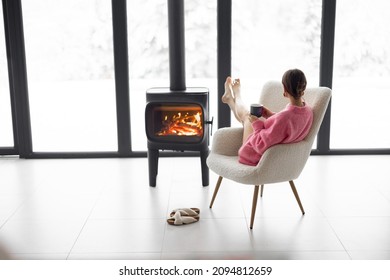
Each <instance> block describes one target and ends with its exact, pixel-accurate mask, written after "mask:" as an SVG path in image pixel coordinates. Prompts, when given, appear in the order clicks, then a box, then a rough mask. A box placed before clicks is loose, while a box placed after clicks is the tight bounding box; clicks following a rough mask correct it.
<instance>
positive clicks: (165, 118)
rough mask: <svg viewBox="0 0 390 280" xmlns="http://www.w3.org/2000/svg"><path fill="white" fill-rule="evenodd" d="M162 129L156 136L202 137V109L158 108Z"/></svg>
mask: <svg viewBox="0 0 390 280" xmlns="http://www.w3.org/2000/svg"><path fill="white" fill-rule="evenodd" d="M156 110H157V111H159V112H158V113H157V115H159V116H161V127H160V129H159V130H157V131H156V133H155V135H156V136H200V137H201V136H202V135H203V117H202V108H201V107H200V106H198V105H164V106H161V107H159V108H156Z"/></svg>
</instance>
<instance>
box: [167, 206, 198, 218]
mask: <svg viewBox="0 0 390 280" xmlns="http://www.w3.org/2000/svg"><path fill="white" fill-rule="evenodd" d="M176 212H180V214H181V215H182V216H191V217H196V216H199V213H200V209H199V208H177V209H173V210H172V212H171V214H170V216H171V217H173V215H175V213H176Z"/></svg>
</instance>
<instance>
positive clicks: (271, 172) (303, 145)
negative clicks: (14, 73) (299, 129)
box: [257, 82, 331, 184]
mask: <svg viewBox="0 0 390 280" xmlns="http://www.w3.org/2000/svg"><path fill="white" fill-rule="evenodd" d="M330 98H331V90H330V89H329V88H327V87H316V88H307V89H306V90H305V95H304V99H305V101H306V103H307V104H308V105H309V106H310V107H311V108H312V109H313V117H314V118H313V124H312V127H311V128H310V131H309V133H308V135H307V136H306V138H305V139H304V140H303V141H301V142H298V143H292V144H279V145H275V146H273V147H271V148H269V149H268V150H267V151H266V152H265V153H264V154H263V156H262V158H261V160H260V162H259V164H258V165H257V167H258V170H257V171H258V176H259V178H258V181H261V182H262V183H264V184H265V183H276V182H283V181H289V180H295V179H296V178H298V176H299V175H300V173H301V172H302V170H303V168H304V166H305V164H306V162H307V159H308V157H309V156H310V152H311V149H312V145H313V142H314V139H315V137H316V135H317V133H318V131H319V129H320V126H321V123H322V120H323V118H324V115H325V112H326V109H327V107H328V104H329V100H330ZM259 102H260V103H261V104H264V106H267V108H269V109H270V110H271V111H274V112H278V111H281V110H283V109H284V108H285V107H286V105H287V103H288V99H287V98H285V97H283V85H282V83H281V82H268V83H266V84H265V85H264V87H263V90H262V93H261V96H260V101H259Z"/></svg>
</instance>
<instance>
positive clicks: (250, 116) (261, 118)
mask: <svg viewBox="0 0 390 280" xmlns="http://www.w3.org/2000/svg"><path fill="white" fill-rule="evenodd" d="M248 119H249V121H250V122H251V123H253V122H255V121H257V120H262V121H265V119H264V118H263V117H260V118H258V117H256V116H254V115H251V114H249V116H248Z"/></svg>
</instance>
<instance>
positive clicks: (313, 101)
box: [207, 82, 331, 229]
mask: <svg viewBox="0 0 390 280" xmlns="http://www.w3.org/2000/svg"><path fill="white" fill-rule="evenodd" d="M330 97H331V90H330V89H329V88H326V87H317V88H308V89H306V90H305V95H304V99H305V101H306V103H307V104H308V105H309V106H311V107H312V109H313V115H314V118H313V124H312V127H311V129H310V131H309V134H308V135H307V136H306V138H305V139H304V140H302V141H300V142H298V143H290V144H278V145H275V146H272V147H270V148H269V149H268V150H266V151H265V153H264V154H263V155H262V157H261V160H260V162H259V163H258V164H257V166H249V165H244V164H241V163H239V162H238V150H239V148H240V147H241V145H242V136H243V128H231V127H229V128H221V129H219V130H217V131H216V133H215V134H214V136H213V142H212V146H211V152H210V155H209V156H208V158H207V165H208V167H209V168H210V169H211V170H212V171H213V172H215V173H216V174H218V175H219V178H218V181H217V185H216V187H215V191H214V194H213V197H212V200H211V203H210V208H212V206H213V204H214V200H215V198H216V195H217V193H218V190H219V187H220V185H221V182H222V179H223V178H227V179H230V180H233V181H236V182H238V183H241V184H247V185H254V186H255V190H254V194H253V203H252V213H251V221H250V228H251V229H252V228H253V222H254V218H255V213H256V206H257V198H258V193H259V186H261V194H260V195H261V196H262V195H263V189H264V185H265V184H272V183H279V182H284V181H288V182H289V183H290V186H291V189H292V191H293V193H294V195H295V198H296V200H297V202H298V205H299V207H300V209H301V212H302V214H305V211H304V209H303V206H302V204H301V201H300V199H299V196H298V193H297V190H296V188H295V185H294V182H293V180H295V179H297V178H298V177H299V175H300V174H301V172H302V170H303V168H304V166H305V164H306V162H307V159H308V158H309V156H310V152H311V148H312V145H313V142H314V139H315V137H316V135H317V133H318V130H319V128H320V126H321V123H322V120H323V117H324V115H325V112H326V109H327V107H328V103H329V100H330ZM259 102H260V103H261V104H264V105H265V106H266V107H267V108H269V109H270V110H271V111H274V112H278V111H281V110H282V109H284V108H285V107H286V105H287V102H288V100H287V99H286V98H284V97H283V85H282V83H280V82H268V83H267V84H265V85H264V87H263V90H262V93H261V96H260V101H259Z"/></svg>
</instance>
